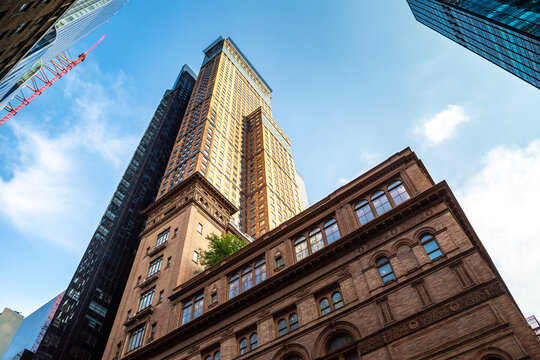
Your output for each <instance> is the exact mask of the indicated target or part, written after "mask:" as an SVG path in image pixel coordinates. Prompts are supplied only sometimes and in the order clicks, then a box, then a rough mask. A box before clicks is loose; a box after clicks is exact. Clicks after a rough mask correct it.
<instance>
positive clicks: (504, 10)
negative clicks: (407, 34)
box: [407, 0, 540, 88]
mask: <svg viewBox="0 0 540 360" xmlns="http://www.w3.org/2000/svg"><path fill="white" fill-rule="evenodd" d="M407 1H408V3H409V6H410V8H411V10H412V12H413V14H414V16H415V18H416V20H418V21H419V22H420V23H422V24H424V25H426V26H427V27H429V28H431V29H433V30H435V31H437V32H439V33H441V34H442V35H444V36H446V37H448V38H449V39H451V40H454V41H455V42H457V43H458V44H460V45H462V46H464V47H466V48H467V49H469V50H471V51H473V52H475V53H476V54H478V55H480V56H482V57H483V58H485V59H487V60H489V61H491V62H492V63H494V64H496V65H498V66H500V67H502V68H503V69H505V70H507V71H509V72H510V73H512V74H514V75H516V76H518V77H520V78H521V79H523V80H525V81H526V82H528V83H529V84H531V85H533V86H535V87H537V88H540V1H539V0H407Z"/></svg>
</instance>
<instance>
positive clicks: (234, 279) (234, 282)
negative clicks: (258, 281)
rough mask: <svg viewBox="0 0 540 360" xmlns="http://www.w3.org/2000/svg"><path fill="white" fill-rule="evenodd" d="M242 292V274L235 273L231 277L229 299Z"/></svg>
mask: <svg viewBox="0 0 540 360" xmlns="http://www.w3.org/2000/svg"><path fill="white" fill-rule="evenodd" d="M238 294H240V275H238V274H234V275H233V276H231V278H230V279H229V299H232V298H233V297H235V296H236V295H238Z"/></svg>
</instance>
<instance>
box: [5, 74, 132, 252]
mask: <svg viewBox="0 0 540 360" xmlns="http://www.w3.org/2000/svg"><path fill="white" fill-rule="evenodd" d="M70 75H71V76H70V77H69V76H68V77H66V78H67V79H70V80H69V81H68V82H67V84H66V85H67V91H66V96H67V97H68V102H69V101H72V104H74V105H73V106H72V108H71V109H69V108H66V109H65V110H66V119H67V120H65V122H67V124H68V126H67V127H65V128H67V130H65V131H59V132H58V131H56V130H57V128H58V127H59V126H58V125H59V124H60V123H61V121H60V119H55V122H54V123H53V122H48V123H47V124H46V125H47V128H48V129H50V130H49V131H43V130H40V129H38V126H37V125H33V123H32V121H27V119H26V118H25V117H24V116H25V114H24V113H22V114H19V115H18V116H19V117H18V118H13V119H11V120H12V121H10V122H9V123H7V124H6V125H7V126H9V127H10V128H11V130H12V132H13V134H14V135H15V137H16V139H15V141H14V143H15V148H14V149H13V150H12V151H14V152H15V153H16V154H17V156H16V161H13V162H11V164H9V165H8V166H6V170H7V171H8V172H9V173H10V175H11V176H10V178H9V179H7V180H6V179H2V178H0V213H2V214H3V216H4V217H5V218H7V219H9V220H10V221H11V222H12V223H13V224H14V226H16V227H17V228H18V229H19V230H20V231H21V232H24V233H26V234H30V235H33V237H34V238H35V239H37V240H40V239H42V240H46V241H48V242H51V243H54V244H57V245H60V246H62V247H65V248H71V249H73V250H75V249H77V250H78V249H79V248H80V247H81V246H84V245H85V244H86V243H87V241H88V238H84V239H83V238H81V227H87V226H88V219H87V218H85V215H86V214H87V212H86V210H87V208H88V207H89V204H92V201H93V200H95V197H94V196H93V195H92V194H91V193H89V191H88V190H89V182H90V183H94V184H93V186H95V184H96V183H98V182H99V180H100V179H99V176H103V175H105V176H106V175H107V171H108V174H111V172H114V169H116V170H117V171H118V172H120V171H121V170H123V169H121V167H123V166H124V163H125V162H126V159H128V157H129V155H130V153H131V152H133V149H134V147H135V143H136V139H135V138H134V137H132V136H125V135H119V134H118V132H119V131H118V129H116V128H115V127H114V125H113V121H112V120H110V117H111V114H110V111H109V109H112V108H113V105H115V104H117V103H118V102H121V96H122V95H121V94H120V95H119V94H118V93H116V92H115V86H114V84H113V86H107V85H100V84H99V83H98V82H97V81H95V80H94V81H88V80H84V79H81V78H79V77H78V76H77V74H76V73H75V74H70ZM115 83H117V82H115ZM71 86H75V87H76V89H77V91H73V92H71V93H70V91H69V89H70V88H71ZM119 97H120V98H119ZM28 110H31V109H28ZM37 123H39V122H37ZM6 125H4V126H6ZM51 132H56V133H54V134H51ZM89 159H92V160H91V163H90V164H89ZM107 163H109V164H113V166H114V169H113V171H111V169H110V166H109V167H108V168H107ZM88 165H91V166H88ZM96 167H97V168H99V167H101V168H102V169H103V171H104V172H103V173H99V172H98V173H96V172H95V171H96ZM90 168H92V169H90ZM98 174H99V175H98ZM88 179H91V180H88ZM90 187H91V186H90ZM111 191H112V189H111V190H108V191H107V193H110V192H111ZM97 221H98V219H97V218H96V219H94V220H91V222H92V223H93V224H95V223H97Z"/></svg>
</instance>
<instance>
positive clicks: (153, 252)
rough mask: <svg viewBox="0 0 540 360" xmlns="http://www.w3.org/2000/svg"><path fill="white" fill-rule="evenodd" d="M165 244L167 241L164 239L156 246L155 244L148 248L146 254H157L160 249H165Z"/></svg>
mask: <svg viewBox="0 0 540 360" xmlns="http://www.w3.org/2000/svg"><path fill="white" fill-rule="evenodd" d="M166 246H167V242H166V241H164V242H162V243H161V244H159V245H158V246H156V247H154V248H153V249H152V250H150V251H149V252H148V256H154V255H155V254H157V253H158V252H160V251H161V250H163V249H165V247H166Z"/></svg>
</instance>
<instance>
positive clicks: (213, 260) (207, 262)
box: [199, 233, 247, 269]
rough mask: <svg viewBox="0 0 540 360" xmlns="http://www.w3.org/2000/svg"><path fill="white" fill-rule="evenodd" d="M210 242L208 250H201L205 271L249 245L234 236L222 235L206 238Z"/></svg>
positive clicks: (211, 235)
mask: <svg viewBox="0 0 540 360" xmlns="http://www.w3.org/2000/svg"><path fill="white" fill-rule="evenodd" d="M206 239H207V240H208V241H209V244H208V250H202V249H201V248H199V254H200V255H199V257H200V260H201V265H203V266H204V268H205V269H208V268H211V267H212V266H214V265H216V264H217V263H218V262H220V261H221V260H223V259H224V258H226V257H227V256H229V255H232V254H234V253H235V252H237V251H238V250H240V249H241V248H243V247H244V246H246V245H247V244H246V243H245V242H244V241H242V240H240V238H239V237H238V236H236V235H233V234H221V235H220V236H218V235H216V234H214V233H211V234H210V235H207V236H206Z"/></svg>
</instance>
